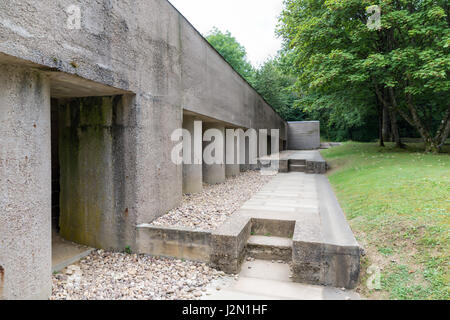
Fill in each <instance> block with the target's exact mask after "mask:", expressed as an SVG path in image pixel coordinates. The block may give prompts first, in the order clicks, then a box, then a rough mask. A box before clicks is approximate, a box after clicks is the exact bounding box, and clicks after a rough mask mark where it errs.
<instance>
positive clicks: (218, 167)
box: [203, 123, 226, 184]
mask: <svg viewBox="0 0 450 320" xmlns="http://www.w3.org/2000/svg"><path fill="white" fill-rule="evenodd" d="M210 129H213V130H217V133H218V134H220V137H219V136H218V137H217V138H218V140H217V141H216V140H215V138H212V139H211V140H212V141H203V151H205V149H206V148H208V146H209V145H210V144H214V145H215V147H216V148H215V149H216V150H219V149H221V153H219V152H217V151H215V152H213V154H212V155H213V156H214V157H215V159H217V161H218V162H219V163H213V164H208V163H206V161H205V159H203V160H204V162H203V182H205V183H208V184H218V183H222V182H225V179H226V177H225V126H224V125H223V124H222V123H205V124H204V126H203V132H205V131H207V130H210ZM216 152H217V153H216ZM208 154H209V153H208ZM219 154H221V156H219Z"/></svg>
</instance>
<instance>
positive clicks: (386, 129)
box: [382, 106, 392, 142]
mask: <svg viewBox="0 0 450 320" xmlns="http://www.w3.org/2000/svg"><path fill="white" fill-rule="evenodd" d="M382 113H383V128H382V130H383V140H384V141H391V142H392V134H391V123H390V122H391V121H390V119H389V111H388V108H387V107H385V106H383V111H382Z"/></svg>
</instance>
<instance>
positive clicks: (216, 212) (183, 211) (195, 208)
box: [152, 170, 272, 231]
mask: <svg viewBox="0 0 450 320" xmlns="http://www.w3.org/2000/svg"><path fill="white" fill-rule="evenodd" d="M271 179H272V177H270V176H266V175H262V174H261V173H260V171H252V170H249V171H246V172H242V173H241V174H239V175H238V176H235V177H230V178H227V180H226V181H225V182H224V183H220V184H215V185H208V184H204V185H203V191H202V192H200V193H196V194H185V195H183V199H182V201H181V204H180V205H179V206H178V207H177V208H175V209H172V210H170V211H169V212H168V213H167V214H165V215H163V216H161V217H159V218H158V219H156V220H154V221H153V222H152V225H155V226H172V227H183V228H190V229H193V230H204V231H212V230H215V229H217V227H219V226H220V225H221V224H223V223H224V222H225V220H227V218H228V217H229V216H231V215H232V214H233V213H234V212H235V211H237V210H238V209H239V208H240V207H241V206H242V205H243V204H244V202H246V201H247V200H249V199H250V198H251V197H252V196H253V194H255V193H256V192H258V191H259V190H260V189H261V188H262V187H263V186H264V185H265V184H266V183H267V182H269V181H270V180H271Z"/></svg>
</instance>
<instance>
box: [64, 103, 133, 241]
mask: <svg viewBox="0 0 450 320" xmlns="http://www.w3.org/2000/svg"><path fill="white" fill-rule="evenodd" d="M123 100H125V101H126V99H123V97H121V96H114V97H90V98H75V99H62V100H60V101H59V102H58V105H57V106H56V107H57V108H58V111H59V135H58V136H59V159H60V188H61V193H60V228H61V229H60V234H61V236H63V237H64V238H65V239H68V240H71V241H73V242H76V243H81V244H86V245H89V246H92V247H96V248H114V249H123V248H125V247H126V246H130V247H133V245H134V242H135V240H134V239H135V225H136V215H135V212H134V210H130V208H132V206H133V200H134V196H133V192H134V189H135V185H134V183H133V181H134V179H130V176H131V175H132V174H133V171H134V169H135V166H134V161H132V160H133V159H129V158H127V155H129V154H130V152H129V151H130V150H129V147H130V146H132V145H133V141H131V139H132V137H131V138H130V135H129V133H130V131H131V130H132V129H133V128H132V127H130V123H129V122H130V121H129V120H130V119H129V118H128V115H129V110H128V108H126V107H125V106H124V104H123Z"/></svg>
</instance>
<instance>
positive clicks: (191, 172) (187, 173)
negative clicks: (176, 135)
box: [183, 115, 203, 193]
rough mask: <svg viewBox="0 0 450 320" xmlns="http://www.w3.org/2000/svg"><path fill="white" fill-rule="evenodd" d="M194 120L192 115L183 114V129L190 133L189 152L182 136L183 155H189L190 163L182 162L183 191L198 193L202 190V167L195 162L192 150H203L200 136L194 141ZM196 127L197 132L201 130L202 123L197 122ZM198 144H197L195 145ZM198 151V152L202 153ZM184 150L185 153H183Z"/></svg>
mask: <svg viewBox="0 0 450 320" xmlns="http://www.w3.org/2000/svg"><path fill="white" fill-rule="evenodd" d="M195 121H196V118H195V117H193V116H188V115H185V116H183V129H185V130H187V131H189V133H190V135H191V136H190V140H189V144H190V152H189V148H187V147H185V143H186V141H185V140H184V138H183V157H189V158H190V161H189V162H190V163H189V164H188V163H183V193H198V192H201V191H202V190H203V173H202V171H203V169H202V165H201V164H196V163H195V160H196V159H194V152H195V148H197V147H199V149H201V151H203V148H202V141H201V140H202V137H199V138H200V141H195V135H194V126H195V124H194V122H195ZM197 126H198V129H199V130H200V131H199V132H203V131H202V123H201V122H200V121H199V122H198V125H197ZM197 144H198V146H197ZM201 151H200V153H202V152H201ZM184 152H186V153H187V154H184Z"/></svg>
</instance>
